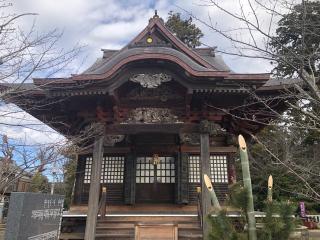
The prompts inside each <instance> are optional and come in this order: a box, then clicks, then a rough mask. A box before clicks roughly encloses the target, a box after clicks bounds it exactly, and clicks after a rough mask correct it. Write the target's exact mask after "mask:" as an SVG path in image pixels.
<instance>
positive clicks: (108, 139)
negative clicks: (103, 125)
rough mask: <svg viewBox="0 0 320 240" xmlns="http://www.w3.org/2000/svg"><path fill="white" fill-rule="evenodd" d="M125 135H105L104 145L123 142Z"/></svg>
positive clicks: (108, 145)
mask: <svg viewBox="0 0 320 240" xmlns="http://www.w3.org/2000/svg"><path fill="white" fill-rule="evenodd" d="M124 137H125V135H105V137H104V142H103V145H104V146H106V147H113V146H114V145H115V144H116V143H118V142H121V141H122V140H123V139H124Z"/></svg>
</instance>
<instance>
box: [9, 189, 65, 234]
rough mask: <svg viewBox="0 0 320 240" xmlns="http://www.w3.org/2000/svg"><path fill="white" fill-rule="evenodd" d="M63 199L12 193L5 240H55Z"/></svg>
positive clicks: (45, 195)
mask: <svg viewBox="0 0 320 240" xmlns="http://www.w3.org/2000/svg"><path fill="white" fill-rule="evenodd" d="M63 202H64V198H63V196H60V195H50V194H42V193H23V192H17V193H12V194H11V197H10V205H9V212H8V221H7V226H6V233H5V239H6V240H40V239H41V240H57V239H59V233H60V225H61V219H62V214H63Z"/></svg>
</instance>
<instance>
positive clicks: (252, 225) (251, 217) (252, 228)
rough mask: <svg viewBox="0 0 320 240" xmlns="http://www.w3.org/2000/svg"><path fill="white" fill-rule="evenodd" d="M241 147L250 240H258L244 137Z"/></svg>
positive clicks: (239, 138)
mask: <svg viewBox="0 0 320 240" xmlns="http://www.w3.org/2000/svg"><path fill="white" fill-rule="evenodd" d="M238 141H239V147H240V159H241V167H242V175H243V185H244V187H245V189H246V191H247V194H248V203H247V215H248V233H249V240H256V239H257V230H256V219H255V214H254V206H253V196H252V185H251V177H250V169H249V159H248V152H247V144H246V141H245V140H244V138H243V136H242V135H239V137H238Z"/></svg>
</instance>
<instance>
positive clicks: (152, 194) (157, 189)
mask: <svg viewBox="0 0 320 240" xmlns="http://www.w3.org/2000/svg"><path fill="white" fill-rule="evenodd" d="M136 202H137V203H173V202H174V184H173V183H157V182H155V183H137V184H136Z"/></svg>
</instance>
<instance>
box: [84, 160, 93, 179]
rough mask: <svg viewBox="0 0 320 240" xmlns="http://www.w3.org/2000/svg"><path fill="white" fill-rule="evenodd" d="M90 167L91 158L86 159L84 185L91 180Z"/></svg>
mask: <svg viewBox="0 0 320 240" xmlns="http://www.w3.org/2000/svg"><path fill="white" fill-rule="evenodd" d="M91 165H92V157H87V158H86V167H85V170H84V181H83V182H84V183H90V178H91Z"/></svg>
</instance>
